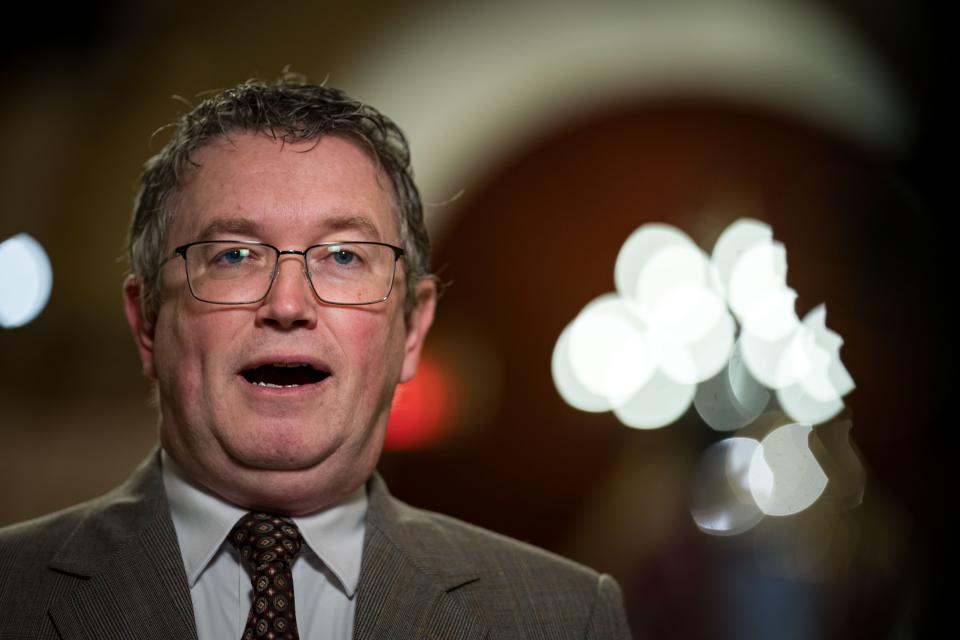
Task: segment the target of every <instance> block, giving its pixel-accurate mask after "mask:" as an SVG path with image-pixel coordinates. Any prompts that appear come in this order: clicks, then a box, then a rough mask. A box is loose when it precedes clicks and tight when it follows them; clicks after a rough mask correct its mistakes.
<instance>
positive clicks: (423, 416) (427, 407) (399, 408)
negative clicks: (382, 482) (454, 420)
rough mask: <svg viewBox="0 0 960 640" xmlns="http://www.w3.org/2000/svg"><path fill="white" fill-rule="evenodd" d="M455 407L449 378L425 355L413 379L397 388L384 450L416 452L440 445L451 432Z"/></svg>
mask: <svg viewBox="0 0 960 640" xmlns="http://www.w3.org/2000/svg"><path fill="white" fill-rule="evenodd" d="M453 405H454V403H453V385H452V384H451V383H450V381H449V376H448V375H447V374H446V372H445V371H444V370H443V368H442V367H441V366H440V364H439V363H437V362H436V361H434V360H432V359H431V358H429V357H427V356H426V354H424V355H423V356H421V358H420V364H419V365H418V366H417V375H416V376H415V377H414V378H413V380H411V381H410V382H408V383H406V384H401V385H398V386H397V392H396V394H395V395H394V398H393V407H392V408H391V409H390V421H389V422H388V424H387V437H386V441H385V442H384V447H385V448H386V449H387V450H389V451H412V450H415V449H423V448H425V447H429V446H431V445H433V444H436V443H437V442H439V441H440V440H441V439H442V438H443V436H445V435H446V434H447V432H448V431H449V430H450V424H451V417H452V413H453V411H452V409H453Z"/></svg>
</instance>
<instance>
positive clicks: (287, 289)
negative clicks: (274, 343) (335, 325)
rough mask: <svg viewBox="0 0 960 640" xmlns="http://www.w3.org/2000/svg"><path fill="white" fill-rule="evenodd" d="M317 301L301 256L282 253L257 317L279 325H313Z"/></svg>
mask: <svg viewBox="0 0 960 640" xmlns="http://www.w3.org/2000/svg"><path fill="white" fill-rule="evenodd" d="M319 304H320V301H319V300H318V299H317V296H316V294H315V293H314V292H313V285H311V284H310V281H309V280H307V274H306V272H305V271H304V266H303V258H301V257H299V256H295V255H282V256H280V260H279V262H278V263H277V275H276V276H275V277H274V279H273V285H272V286H271V287H270V291H269V292H268V293H267V297H266V298H264V300H263V302H261V303H260V307H259V308H258V309H257V321H258V322H259V323H261V324H264V325H267V326H272V327H276V328H278V329H284V330H288V329H295V328H298V327H302V328H306V329H312V328H313V327H315V326H316V324H317V313H318V306H319Z"/></svg>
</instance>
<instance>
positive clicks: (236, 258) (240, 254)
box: [214, 247, 250, 265]
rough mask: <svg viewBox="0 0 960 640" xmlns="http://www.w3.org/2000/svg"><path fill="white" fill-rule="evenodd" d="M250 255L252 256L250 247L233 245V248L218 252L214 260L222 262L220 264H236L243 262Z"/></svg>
mask: <svg viewBox="0 0 960 640" xmlns="http://www.w3.org/2000/svg"><path fill="white" fill-rule="evenodd" d="M249 257H250V249H247V248H245V247H233V248H230V249H227V250H226V251H221V252H220V253H219V254H217V256H216V257H215V258H214V262H216V263H220V264H228V265H234V264H240V263H241V262H243V261H244V260H245V259H247V258H249Z"/></svg>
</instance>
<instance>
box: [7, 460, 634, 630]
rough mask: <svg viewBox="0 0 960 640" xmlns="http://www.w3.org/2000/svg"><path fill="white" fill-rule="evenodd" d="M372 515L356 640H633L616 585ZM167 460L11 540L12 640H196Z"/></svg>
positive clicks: (385, 498)
mask: <svg viewBox="0 0 960 640" xmlns="http://www.w3.org/2000/svg"><path fill="white" fill-rule="evenodd" d="M368 491H369V497H370V504H369V510H368V514H367V529H366V538H365V540H364V547H363V560H362V564H361V570H360V585H359V588H358V590H357V607H356V618H355V621H354V629H353V638H354V640H380V639H383V640H387V639H390V640H398V639H406V638H411V639H416V640H421V639H427V638H429V639H436V640H441V639H443V640H451V639H455V640H459V639H463V640H480V639H481V638H488V639H490V640H493V639H508V638H509V639H520V638H529V639H532V638H537V639H543V640H547V639H550V640H555V639H561V638H592V639H601V638H603V639H606V638H610V639H620V638H629V637H630V633H629V630H628V628H627V624H626V620H625V617H624V613H623V606H622V603H621V595H620V590H619V588H618V587H617V585H616V583H615V582H614V581H613V579H612V578H610V577H609V576H601V575H598V574H597V573H595V572H593V571H591V570H589V569H586V568H585V567H582V566H579V565H576V564H574V563H572V562H570V561H568V560H564V559H562V558H559V557H557V556H554V555H552V554H549V553H547V552H545V551H542V550H540V549H536V548H534V547H531V546H529V545H525V544H522V543H519V542H516V541H514V540H510V539H509V538H505V537H503V536H500V535H497V534H494V533H491V532H489V531H484V530H482V529H479V528H477V527H473V526H471V525H468V524H465V523H463V522H460V521H457V520H454V519H452V518H448V517H446V516H442V515H439V514H435V513H429V512H426V511H421V510H419V509H414V508H412V507H410V506H408V505H406V504H404V503H402V502H400V501H399V500H397V499H395V498H393V497H392V496H391V495H390V494H389V493H388V491H387V489H386V486H385V485H384V484H383V481H382V480H381V479H380V478H379V476H376V475H375V476H374V477H373V478H371V480H370V483H369V485H368ZM177 549H178V547H177V538H176V533H175V531H174V528H173V522H172V521H171V519H170V513H169V507H168V506H167V499H166V494H165V492H164V489H163V482H162V478H161V472H160V465H159V456H158V455H156V454H154V455H152V456H151V457H150V458H149V459H148V460H147V461H145V462H144V463H143V464H142V465H141V466H140V467H139V468H138V469H137V471H136V472H135V473H134V474H133V476H132V477H131V478H130V479H129V480H128V481H127V482H126V483H125V484H124V485H122V486H120V487H118V488H117V489H115V490H114V491H112V492H111V493H109V494H107V495H105V496H102V497H101V498H98V499H96V500H93V501H91V502H88V503H84V504H81V505H78V506H76V507H73V508H70V509H67V510H66V511H62V512H60V513H56V514H52V515H49V516H46V517H43V518H40V519H37V520H33V521H30V522H26V523H22V524H18V525H14V526H12V527H7V528H5V529H0V640H8V639H14V638H16V639H18V640H19V639H26V638H31V639H32V638H58V639H63V640H67V639H70V640H74V639H80V638H88V639H90V640H93V639H97V640H108V639H117V640H121V639H123V640H129V639H132V638H142V639H144V640H160V639H161V638H169V639H177V640H188V639H195V638H196V629H195V624H194V620H193V606H192V604H191V601H190V593H189V589H188V587H187V580H186V575H185V573H184V569H183V562H182V560H181V557H180V553H179V552H178V550H177Z"/></svg>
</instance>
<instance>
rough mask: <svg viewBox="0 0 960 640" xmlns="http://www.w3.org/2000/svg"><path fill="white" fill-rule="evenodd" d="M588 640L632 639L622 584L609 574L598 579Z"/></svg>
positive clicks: (588, 623)
mask: <svg viewBox="0 0 960 640" xmlns="http://www.w3.org/2000/svg"><path fill="white" fill-rule="evenodd" d="M586 638H587V640H631V638H632V636H631V635H630V627H629V625H628V624H627V614H626V612H625V611H624V609H623V594H622V593H621V592H620V585H618V584H617V581H616V580H614V579H613V578H612V577H610V576H608V575H602V576H600V578H599V579H598V580H597V597H596V600H595V601H594V603H593V610H592V611H591V612H590V620H589V621H588V622H587V635H586Z"/></svg>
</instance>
